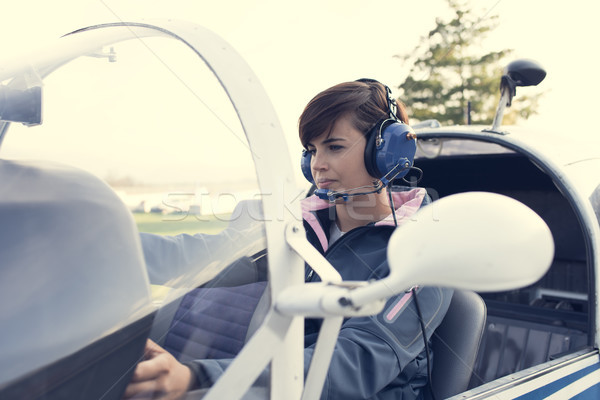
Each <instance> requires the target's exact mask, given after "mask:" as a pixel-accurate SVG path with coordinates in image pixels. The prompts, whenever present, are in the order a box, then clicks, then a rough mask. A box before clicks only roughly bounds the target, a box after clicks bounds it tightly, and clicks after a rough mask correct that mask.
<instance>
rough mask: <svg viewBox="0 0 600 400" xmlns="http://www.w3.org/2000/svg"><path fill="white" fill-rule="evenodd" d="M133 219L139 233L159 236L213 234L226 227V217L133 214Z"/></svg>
mask: <svg viewBox="0 0 600 400" xmlns="http://www.w3.org/2000/svg"><path fill="white" fill-rule="evenodd" d="M133 217H134V219H135V223H136V224H137V226H138V229H139V230H140V232H148V233H156V234H159V235H177V234H179V233H189V234H194V233H199V232H202V233H208V234H215V233H218V232H220V231H222V230H223V229H225V227H227V225H228V215H218V216H212V215H211V216H205V215H190V214H166V215H163V214H159V213H133Z"/></svg>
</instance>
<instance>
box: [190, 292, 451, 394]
mask: <svg viewBox="0 0 600 400" xmlns="http://www.w3.org/2000/svg"><path fill="white" fill-rule="evenodd" d="M451 298H452V291H451V290H449V289H442V288H433V287H431V288H429V287H426V288H422V289H420V290H418V291H417V299H418V303H419V306H420V307H419V308H420V309H421V312H422V315H423V319H424V321H423V322H424V324H425V327H426V332H427V337H428V338H430V337H431V334H432V333H433V331H434V330H435V329H436V328H437V327H438V326H439V324H440V323H441V321H442V319H443V317H444V315H445V314H446V311H447V310H448V307H449V305H450V300H451ZM424 347H425V346H424V343H423V337H422V334H421V328H420V324H419V320H418V316H417V311H416V307H415V302H414V297H413V295H412V294H411V293H406V294H401V295H399V296H395V297H393V298H391V299H390V300H389V301H388V302H387V304H386V306H385V308H384V311H383V312H382V313H380V314H378V315H376V316H372V317H361V318H358V317H357V318H349V319H348V320H346V321H345V322H344V324H343V325H342V329H341V331H340V335H339V338H338V340H337V343H336V346H335V350H334V353H333V357H332V359H331V364H330V366H329V372H328V374H327V378H326V380H325V384H324V387H323V392H322V395H321V399H327V400H333V399H344V400H350V399H369V398H372V397H373V396H374V395H375V394H382V393H385V392H386V391H387V392H388V394H389V398H393V399H409V398H416V397H417V396H418V394H419V390H420V387H422V386H424V384H426V382H427V369H426V368H427V367H426V360H425V359H424V355H423V353H424ZM313 352H314V345H311V346H309V347H307V348H306V349H305V350H304V374H305V376H306V374H307V373H308V368H309V367H310V361H311V359H312V355H313ZM231 362H232V360H229V359H228V360H195V361H192V362H190V363H187V364H186V365H188V366H189V367H190V368H191V369H192V370H193V371H194V373H195V375H196V379H197V382H196V388H208V387H210V386H212V385H213V384H214V383H215V382H216V380H217V379H218V378H219V377H220V376H221V374H222V373H223V372H224V371H225V369H226V368H227V367H228V366H229V364H230V363H231ZM268 382H269V381H268V371H267V370H266V371H265V372H264V373H263V374H261V376H260V377H259V379H258V381H257V382H256V383H255V386H263V387H268ZM381 397H385V396H381Z"/></svg>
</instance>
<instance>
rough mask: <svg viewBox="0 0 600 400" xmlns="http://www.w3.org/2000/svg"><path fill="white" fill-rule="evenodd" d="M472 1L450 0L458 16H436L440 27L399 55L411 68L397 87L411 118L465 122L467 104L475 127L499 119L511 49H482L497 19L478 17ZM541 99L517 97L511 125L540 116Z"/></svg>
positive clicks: (510, 110)
mask: <svg viewBox="0 0 600 400" xmlns="http://www.w3.org/2000/svg"><path fill="white" fill-rule="evenodd" d="M468 3H469V2H468V1H460V0H448V5H449V6H450V9H451V10H452V11H453V13H454V15H453V16H452V18H451V19H450V21H444V20H442V19H440V18H437V19H436V22H435V28H434V29H433V30H431V31H430V32H429V34H428V35H427V36H425V37H422V38H421V42H420V44H419V45H418V46H417V48H416V49H415V50H414V51H413V52H412V53H411V54H407V55H403V56H398V57H399V58H401V59H402V60H403V61H404V62H406V63H410V64H411V65H412V67H411V69H410V71H409V73H408V76H407V78H406V79H405V81H404V82H403V83H402V84H401V85H399V86H398V89H400V99H401V100H402V101H403V102H404V103H405V104H406V105H407V107H408V111H409V115H410V116H411V118H412V119H416V120H419V121H424V120H426V119H437V120H438V121H440V122H441V123H443V124H449V125H454V124H463V123H466V121H467V119H466V115H467V104H468V102H470V103H471V121H472V123H474V124H478V123H479V124H491V123H492V121H493V119H494V114H495V112H496V107H497V104H498V101H499V98H500V93H499V85H500V77H501V75H502V68H503V64H502V62H503V59H504V58H505V57H506V56H507V55H509V54H510V53H511V52H512V50H510V49H504V50H500V51H491V52H485V51H484V50H483V47H482V40H483V39H484V38H485V36H486V34H487V33H488V32H490V31H491V30H493V29H494V28H495V27H496V26H497V19H498V17H497V16H495V15H491V16H490V15H484V16H483V17H478V16H477V15H475V12H474V11H473V10H472V9H471V8H469V4H468ZM482 53H483V54H482ZM539 96H540V94H537V95H533V96H530V97H527V96H519V98H515V101H514V102H513V106H512V108H511V109H507V118H506V122H514V121H515V120H516V119H518V118H527V117H529V116H530V115H532V114H533V113H535V110H536V108H537V100H538V98H539ZM517 100H518V101H517Z"/></svg>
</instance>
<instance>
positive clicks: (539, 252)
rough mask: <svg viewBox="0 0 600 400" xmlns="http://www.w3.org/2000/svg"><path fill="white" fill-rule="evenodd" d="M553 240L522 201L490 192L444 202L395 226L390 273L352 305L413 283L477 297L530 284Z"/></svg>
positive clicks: (357, 293)
mask: <svg viewBox="0 0 600 400" xmlns="http://www.w3.org/2000/svg"><path fill="white" fill-rule="evenodd" d="M553 256H554V241H553V239H552V234H551V233H550V229H549V228H548V226H547V225H546V223H545V222H544V221H543V220H542V219H541V218H540V217H539V216H538V215H537V214H536V213H535V212H533V211H532V210H531V209H530V208H528V207H527V206H525V205H524V204H522V203H520V202H518V201H517V200H514V199H512V198H510V197H506V196H503V195H499V194H494V193H484V192H470V193H460V194H456V195H452V196H448V197H444V198H442V199H440V200H438V201H436V202H434V203H432V204H430V205H428V206H427V207H424V208H423V209H421V210H420V211H419V212H418V213H417V214H416V215H415V217H414V218H413V219H412V221H410V222H407V223H406V224H405V225H403V226H401V227H399V228H398V229H396V231H395V232H394V234H393V235H392V237H391V239H390V242H389V246H388V262H389V264H390V274H389V275H388V276H387V277H386V278H384V279H382V280H380V281H377V282H374V283H372V284H370V285H368V286H367V287H364V288H359V289H356V290H355V293H354V294H353V295H351V296H350V297H351V301H352V303H353V304H354V305H355V306H361V305H364V304H368V303H369V302H371V301H375V300H378V299H382V298H385V297H387V296H390V295H392V294H396V293H400V292H402V291H404V290H406V289H408V288H410V287H412V286H414V285H421V286H446V287H453V288H457V289H468V290H475V291H480V292H489V291H503V290H510V289H516V288H519V287H523V286H527V285H530V284H532V283H534V282H536V281H538V280H539V279H540V278H541V277H542V276H543V275H544V274H545V273H546V271H547V270H548V268H549V266H550V263H551V262H552V259H553Z"/></svg>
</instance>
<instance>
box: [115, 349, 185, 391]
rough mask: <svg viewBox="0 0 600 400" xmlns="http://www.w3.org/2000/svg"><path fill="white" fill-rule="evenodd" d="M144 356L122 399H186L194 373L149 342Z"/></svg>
mask: <svg viewBox="0 0 600 400" xmlns="http://www.w3.org/2000/svg"><path fill="white" fill-rule="evenodd" d="M145 356H146V359H145V360H144V361H142V362H140V363H139V364H138V365H137V367H136V368H135V371H134V373H133V377H132V378H131V382H130V383H129V385H128V386H127V389H126V390H125V394H124V395H123V397H124V398H125V399H131V398H135V399H164V400H175V399H179V398H181V397H183V395H184V394H185V393H186V392H187V390H188V389H189V387H190V385H191V383H192V382H193V375H192V371H191V370H190V369H189V368H188V367H186V366H185V365H183V364H181V363H180V362H179V361H177V360H176V359H175V357H173V356H172V355H171V354H170V353H169V352H168V351H166V350H165V349H163V348H162V347H160V346H159V345H157V344H156V343H154V342H153V341H152V340H150V339H148V342H147V343H146V350H145Z"/></svg>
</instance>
